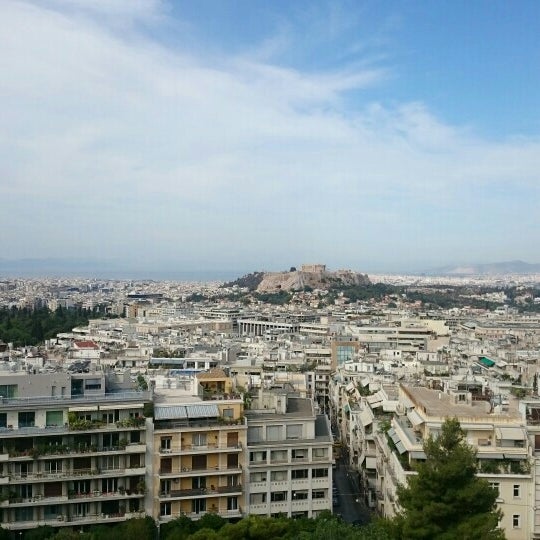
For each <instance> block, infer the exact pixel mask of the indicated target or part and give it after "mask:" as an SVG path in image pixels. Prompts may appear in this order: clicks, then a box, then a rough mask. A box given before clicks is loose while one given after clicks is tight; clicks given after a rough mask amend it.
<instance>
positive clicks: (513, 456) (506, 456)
mask: <svg viewBox="0 0 540 540" xmlns="http://www.w3.org/2000/svg"><path fill="white" fill-rule="evenodd" d="M527 457H528V456H527V454H504V459H513V460H515V461H521V460H522V459H527Z"/></svg>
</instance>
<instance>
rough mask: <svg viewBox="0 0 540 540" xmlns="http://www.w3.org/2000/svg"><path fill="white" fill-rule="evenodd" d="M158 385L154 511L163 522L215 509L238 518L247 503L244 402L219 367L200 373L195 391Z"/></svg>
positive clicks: (154, 437) (155, 429) (154, 436)
mask: <svg viewBox="0 0 540 540" xmlns="http://www.w3.org/2000/svg"><path fill="white" fill-rule="evenodd" d="M190 388H191V387H190V386H189V385H188V387H187V388H186V390H187V391H186V392H184V393H182V392H180V391H179V388H178V385H177V388H176V389H175V390H173V391H169V392H168V393H164V392H162V391H160V389H156V391H155V394H154V396H155V399H156V405H155V408H154V423H153V425H152V428H151V429H152V441H153V443H152V445H153V451H152V453H153V470H154V473H155V474H154V476H153V485H152V489H153V492H154V493H155V498H154V502H153V508H152V514H153V516H154V517H155V518H156V519H158V521H159V522H161V523H163V522H167V521H169V520H171V519H175V518H178V517H180V516H183V515H185V516H188V517H190V518H191V519H199V518H200V517H202V516H203V515H204V514H206V513H208V512H211V513H215V514H218V515H220V516H222V517H224V518H240V517H242V515H243V509H244V481H243V474H244V451H245V447H246V433H247V423H246V419H245V417H244V402H243V399H242V396H241V395H240V394H237V393H235V391H234V390H233V387H232V382H231V379H229V378H228V377H226V376H225V374H224V373H223V371H221V370H219V369H215V370H211V371H210V372H208V373H200V374H199V375H198V376H197V380H196V395H193V394H194V392H193V391H191V390H190Z"/></svg>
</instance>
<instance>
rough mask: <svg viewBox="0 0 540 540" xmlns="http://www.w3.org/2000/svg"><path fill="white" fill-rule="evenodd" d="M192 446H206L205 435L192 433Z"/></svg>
mask: <svg viewBox="0 0 540 540" xmlns="http://www.w3.org/2000/svg"><path fill="white" fill-rule="evenodd" d="M191 443H192V444H193V446H206V433H194V434H193V435H192V437H191Z"/></svg>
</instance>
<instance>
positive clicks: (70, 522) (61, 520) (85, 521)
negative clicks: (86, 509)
mask: <svg viewBox="0 0 540 540" xmlns="http://www.w3.org/2000/svg"><path fill="white" fill-rule="evenodd" d="M145 515H146V514H145V513H144V512H132V513H125V512H124V513H119V514H88V515H86V516H65V515H59V516H57V517H56V518H51V519H46V520H39V521H38V520H30V521H13V522H10V523H5V522H4V523H2V527H3V528H4V529H8V530H28V529H35V528H36V527H41V526H43V525H49V526H50V527H62V526H68V527H73V526H74V525H77V526H82V525H96V524H99V523H118V522H120V521H125V520H126V519H130V518H131V517H144V516H145Z"/></svg>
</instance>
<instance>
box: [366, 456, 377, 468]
mask: <svg viewBox="0 0 540 540" xmlns="http://www.w3.org/2000/svg"><path fill="white" fill-rule="evenodd" d="M376 467H377V458H374V457H367V458H366V469H375V468H376Z"/></svg>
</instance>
